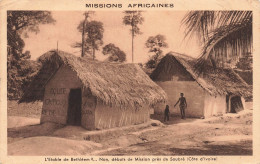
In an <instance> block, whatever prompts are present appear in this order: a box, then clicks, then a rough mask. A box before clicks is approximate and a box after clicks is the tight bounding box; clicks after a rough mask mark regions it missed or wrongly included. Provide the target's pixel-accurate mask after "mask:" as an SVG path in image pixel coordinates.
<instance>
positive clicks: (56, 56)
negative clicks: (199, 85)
mask: <svg viewBox="0 0 260 164" xmlns="http://www.w3.org/2000/svg"><path fill="white" fill-rule="evenodd" d="M38 60H39V61H41V62H42V63H43V64H42V68H41V70H40V71H39V73H38V75H37V76H36V78H35V79H34V80H33V81H32V83H31V85H30V86H29V88H28V89H27V92H25V93H24V95H23V96H22V98H21V99H20V102H31V101H37V100H43V96H44V86H45V85H46V84H47V82H48V80H49V79H51V78H52V76H53V75H54V74H55V72H56V71H57V70H58V69H59V68H60V67H61V66H62V65H64V64H65V65H67V66H69V67H70V68H71V69H72V70H73V71H75V73H76V74H77V76H78V78H79V79H80V81H81V82H82V85H83V87H86V88H89V89H90V90H91V92H92V94H93V95H95V96H96V97H97V98H98V99H100V100H101V101H103V102H104V103H105V104H109V105H118V106H122V105H123V106H126V105H131V106H136V105H142V104H148V105H153V104H156V103H157V102H163V101H165V99H166V93H165V92H164V91H163V90H162V89H161V88H160V87H159V86H158V85H156V84H155V83H154V82H153V81H152V80H151V79H150V78H149V76H147V75H146V74H145V73H144V72H143V71H142V69H141V68H140V67H139V66H138V65H136V64H121V63H108V62H99V61H94V60H90V59H88V58H81V57H76V56H74V55H72V54H69V53H66V52H63V51H59V52H58V53H57V51H49V52H47V53H45V54H44V55H42V56H41V57H40V58H39V59H38Z"/></svg>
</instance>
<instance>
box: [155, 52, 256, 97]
mask: <svg viewBox="0 0 260 164" xmlns="http://www.w3.org/2000/svg"><path fill="white" fill-rule="evenodd" d="M174 61H177V62H178V63H179V64H180V65H181V66H182V67H183V68H184V69H185V70H186V71H187V72H188V73H189V74H190V75H191V77H192V78H193V79H194V80H195V81H196V82H197V83H198V84H199V85H200V86H201V87H202V88H203V89H205V90H206V91H207V92H209V93H210V94H211V95H217V94H219V95H223V94H225V95H226V94H236V95H241V96H245V97H246V96H250V95H252V88H251V87H250V86H248V85H247V83H246V82H245V81H244V80H243V79H242V78H241V77H240V76H239V75H237V74H236V73H235V72H234V71H233V70H232V69H223V68H213V67H211V66H209V65H208V66H207V67H205V68H206V69H204V70H203V72H202V73H200V74H198V73H197V71H196V69H195V67H194V66H195V64H196V59H194V58H192V57H190V56H187V55H183V54H179V53H175V52H170V53H168V54H167V55H166V56H165V57H164V58H163V59H162V60H161V62H160V63H159V64H158V66H157V68H156V69H155V70H154V71H153V72H152V74H151V76H150V77H151V78H152V79H153V80H154V81H166V80H171V77H172V76H171V72H172V71H171V70H172V69H175V66H174V63H175V62H174ZM162 72H163V73H164V74H168V76H167V78H168V79H160V77H159V75H160V74H161V73H162Z"/></svg>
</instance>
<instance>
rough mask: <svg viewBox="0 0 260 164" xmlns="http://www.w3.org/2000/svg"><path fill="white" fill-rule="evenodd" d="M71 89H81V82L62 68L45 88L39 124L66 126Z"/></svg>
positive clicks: (66, 67)
mask: <svg viewBox="0 0 260 164" xmlns="http://www.w3.org/2000/svg"><path fill="white" fill-rule="evenodd" d="M71 88H81V82H80V80H79V79H78V77H77V76H76V73H75V72H74V71H72V70H71V69H70V68H69V67H68V66H62V67H61V68H60V69H59V70H58V71H57V72H56V74H55V75H54V76H53V77H52V78H51V79H50V81H49V82H48V83H47V84H46V86H45V91H44V100H43V107H42V114H41V123H43V122H55V123H60V124H66V122H67V110H68V97H69V92H70V89H71Z"/></svg>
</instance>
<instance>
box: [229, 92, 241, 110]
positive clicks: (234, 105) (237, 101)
mask: <svg viewBox="0 0 260 164" xmlns="http://www.w3.org/2000/svg"><path fill="white" fill-rule="evenodd" d="M230 104H231V105H230V107H231V108H230V113H237V112H239V111H241V110H243V109H244V108H243V103H242V101H241V97H240V96H234V97H232V98H231V99H230Z"/></svg>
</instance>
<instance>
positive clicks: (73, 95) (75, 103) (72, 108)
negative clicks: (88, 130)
mask: <svg viewBox="0 0 260 164" xmlns="http://www.w3.org/2000/svg"><path fill="white" fill-rule="evenodd" d="M67 124H69V125H81V89H71V90H70V93H69V108H68V116H67Z"/></svg>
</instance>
